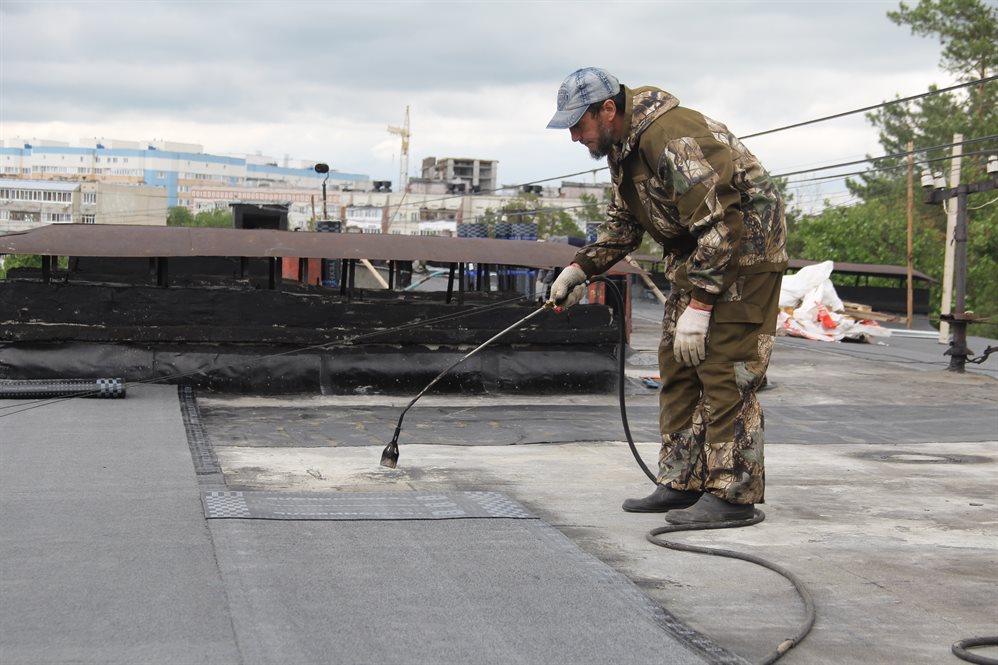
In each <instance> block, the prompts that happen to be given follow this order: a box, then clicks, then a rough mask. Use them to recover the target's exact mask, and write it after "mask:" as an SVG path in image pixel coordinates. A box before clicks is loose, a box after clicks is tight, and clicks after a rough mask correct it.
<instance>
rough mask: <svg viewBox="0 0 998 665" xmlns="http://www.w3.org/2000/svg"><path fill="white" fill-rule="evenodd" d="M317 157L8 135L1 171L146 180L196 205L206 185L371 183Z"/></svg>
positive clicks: (0, 149)
mask: <svg viewBox="0 0 998 665" xmlns="http://www.w3.org/2000/svg"><path fill="white" fill-rule="evenodd" d="M314 165H315V163H314V162H297V163H295V164H293V165H292V164H290V163H286V164H284V165H278V163H277V160H275V159H273V158H270V157H265V156H263V155H255V156H253V155H251V156H244V157H235V156H226V155H213V154H208V153H205V152H204V148H203V147H202V146H200V145H198V144H194V143H177V142H172V141H159V140H154V141H143V142H139V141H123V140H119V139H81V140H80V141H78V145H75V146H71V145H69V144H68V143H66V142H62V141H50V140H44V139H22V138H13V139H7V140H5V141H4V142H3V145H2V146H0V177H6V178H27V179H32V180H57V181H83V180H96V181H100V182H106V183H118V184H142V185H147V186H150V187H161V188H163V189H164V190H165V192H166V200H167V206H168V207H171V206H178V205H180V206H185V207H188V208H190V209H192V212H197V211H196V210H195V209H194V196H193V195H192V191H193V190H195V189H200V188H205V187H215V188H224V187H229V188H243V187H258V186H264V185H270V186H281V187H286V188H290V189H305V190H310V191H318V190H319V189H320V185H321V184H322V182H323V180H327V178H328V180H327V185H328V186H327V188H328V189H334V190H336V189H343V190H348V191H349V190H352V189H368V188H370V186H371V185H370V178H369V177H368V176H366V175H361V174H357V173H342V172H339V171H335V170H331V171H330V172H329V173H328V174H319V173H316V171H315V169H314V168H313V167H314Z"/></svg>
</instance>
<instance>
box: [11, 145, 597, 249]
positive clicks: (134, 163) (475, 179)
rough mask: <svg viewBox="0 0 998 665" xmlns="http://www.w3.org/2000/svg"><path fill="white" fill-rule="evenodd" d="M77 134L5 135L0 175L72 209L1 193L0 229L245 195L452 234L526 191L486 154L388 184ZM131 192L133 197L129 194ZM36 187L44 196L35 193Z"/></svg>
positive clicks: (305, 225) (142, 217)
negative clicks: (506, 183) (70, 138)
mask: <svg viewBox="0 0 998 665" xmlns="http://www.w3.org/2000/svg"><path fill="white" fill-rule="evenodd" d="M79 143H80V145H78V146H70V145H69V144H67V143H63V142H58V141H47V140H37V139H29V140H24V139H9V140H7V141H6V142H5V144H4V145H3V146H2V147H0V178H2V177H6V178H8V179H11V180H17V181H19V182H26V181H29V180H30V181H34V182H36V183H41V184H42V185H45V186H47V187H50V188H51V192H53V193H52V194H48V195H47V196H49V197H50V198H51V197H52V196H60V197H65V196H69V198H70V199H71V202H70V206H69V208H66V202H64V201H54V200H48V201H42V202H43V203H47V204H50V205H48V206H47V207H46V208H45V210H41V209H39V208H37V206H36V208H35V209H32V210H30V211H28V210H21V209H18V210H14V208H13V207H11V206H10V205H4V204H3V201H0V231H3V230H14V229H13V226H17V228H18V229H21V228H29V227H30V226H38V225H41V224H47V223H53V222H82V223H87V222H96V223H157V224H161V223H165V218H166V213H165V211H164V210H165V208H169V207H172V206H184V207H186V208H188V209H189V210H190V211H191V212H192V213H195V214H196V213H198V212H201V211H204V210H212V209H216V208H222V209H226V208H228V207H229V205H230V204H233V203H236V204H240V203H241V204H281V205H287V207H288V226H289V228H291V229H298V230H308V229H312V228H314V226H313V224H312V222H313V221H314V220H323V219H329V220H340V221H342V222H344V227H345V228H344V230H364V231H366V232H377V231H378V229H379V228H380V230H381V231H382V232H387V233H392V234H406V235H408V234H421V233H422V234H426V233H434V234H439V233H445V234H451V235H453V234H455V233H456V231H457V225H458V224H460V223H466V224H467V223H474V222H476V221H485V220H490V221H494V220H495V218H496V211H499V210H501V209H502V207H503V206H504V205H505V204H506V203H507V202H508V201H509V200H510V198H512V197H514V196H516V195H518V194H523V193H524V192H525V190H524V189H523V188H518V187H510V188H508V189H502V190H500V189H499V188H498V187H497V184H496V183H497V173H496V167H497V165H498V162H496V161H490V160H480V159H458V158H443V159H436V158H434V157H430V158H427V159H426V160H424V161H423V177H422V178H412V179H410V181H409V187H408V191H406V192H392V191H391V187H390V183H385V182H382V181H375V182H372V181H370V180H369V179H368V176H366V175H359V174H351V173H342V172H339V171H330V172H329V173H328V174H326V173H318V172H316V171H315V168H314V166H315V164H314V163H313V162H299V163H297V164H296V165H289V164H285V165H283V166H278V164H277V163H276V161H274V160H272V159H270V158H267V157H263V156H259V155H258V156H246V157H232V156H223V155H211V154H207V153H205V152H204V151H203V149H202V147H201V146H200V145H196V144H190V143H176V142H166V141H150V142H143V143H139V142H135V141H120V140H104V139H100V140H97V139H91V140H82V141H80V142H79ZM323 185H325V186H323ZM38 186H40V185H36V186H35V187H38ZM605 187H607V185H605V184H604V185H599V184H593V185H580V184H578V183H563V184H562V187H560V188H559V187H553V186H552V187H540V186H532V187H530V188H528V189H529V193H531V194H536V195H539V196H540V197H541V198H542V199H543V200H544V205H543V206H539V207H544V208H551V207H563V208H568V209H572V208H576V207H579V205H580V203H581V201H580V199H579V196H580V194H581V193H597V192H601V191H602V189H605ZM116 188H123V189H116ZM39 191H41V190H39ZM56 192H59V193H56ZM66 192H68V193H69V194H66ZM129 193H130V194H131V195H132V196H133V198H134V200H133V201H131V202H126V201H127V195H128V194H129ZM112 194H113V195H114V197H115V198H114V199H113V200H112ZM39 195H40V196H43V197H44V196H46V194H44V193H43V194H37V195H32V196H39ZM323 196H325V198H323ZM74 197H76V198H74ZM105 197H107V198H106V199H105ZM599 198H600V199H601V200H602V196H600V197H599ZM77 199H78V202H77V201H76V200H77ZM7 203H10V202H9V201H8V202H7ZM35 203H38V202H37V201H35ZM22 207H23V206H22ZM28 212H31V213H32V214H27V213H28ZM35 213H37V214H35ZM5 214H6V217H3V215H5ZM15 217H16V218H17V219H14V218H15ZM153 220H155V221H153ZM14 222H16V224H13V225H12V223H14ZM581 231H584V229H582V228H581V225H580V232H581Z"/></svg>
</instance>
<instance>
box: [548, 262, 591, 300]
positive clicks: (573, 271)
mask: <svg viewBox="0 0 998 665" xmlns="http://www.w3.org/2000/svg"><path fill="white" fill-rule="evenodd" d="M586 279H587V277H586V273H584V272H583V271H582V268H580V267H579V266H577V265H575V264H574V263H573V264H572V265H570V266H568V267H567V268H565V269H564V270H562V271H561V274H560V275H558V279H556V280H554V284H552V285H551V302H553V303H554V306H555V307H559V308H562V309H568V308H569V307H571V306H572V305H574V304H576V303H578V302H579V301H580V300H582V296H584V295H585V294H586V287H585V283H586Z"/></svg>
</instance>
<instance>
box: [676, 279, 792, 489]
mask: <svg viewBox="0 0 998 665" xmlns="http://www.w3.org/2000/svg"><path fill="white" fill-rule="evenodd" d="M781 277H782V276H781V275H780V274H778V273H764V274H761V275H750V276H748V279H747V280H744V279H743V283H742V284H741V285H739V286H742V287H744V289H743V290H742V291H741V293H742V294H744V296H745V300H744V301H739V302H737V303H727V302H719V303H717V304H716V305H715V307H714V314H713V315H712V317H711V323H710V327H709V329H708V337H707V358H706V360H704V361H703V362H702V363H700V364H699V365H698V366H697V367H686V366H684V365H683V364H682V363H679V362H677V361H676V359H675V358H674V356H673V349H672V346H673V339H674V336H675V328H676V319H677V318H678V317H679V315H680V314H681V313H682V312H683V310H684V309H685V308H686V305H687V304H688V303H689V300H690V295H689V293H688V292H684V291H681V290H676V289H673V293H672V295H670V297H669V299H668V301H667V302H666V305H665V315H664V318H663V326H662V340H661V342H660V344H659V354H658V356H659V370H660V375H661V377H662V389H661V392H660V394H659V429H660V431H661V433H662V447H661V449H660V451H659V459H658V466H659V472H658V482H659V483H661V484H669V485H670V486H671V487H673V488H675V489H677V490H696V491H706V492H708V493H710V494H713V495H715V496H717V497H719V498H721V499H724V500H725V501H728V502H730V503H736V504H749V503H762V502H763V501H764V500H765V485H766V477H765V463H764V458H763V443H764V419H763V413H762V407H761V405H760V404H759V401H758V399H757V398H756V390H757V389H758V388H759V386H760V385H761V384H762V381H763V379H764V377H765V375H766V370H767V368H768V367H769V359H770V355H771V353H772V350H773V339H774V335H773V333H774V332H775V328H776V313H777V311H778V307H779V290H780V279H781Z"/></svg>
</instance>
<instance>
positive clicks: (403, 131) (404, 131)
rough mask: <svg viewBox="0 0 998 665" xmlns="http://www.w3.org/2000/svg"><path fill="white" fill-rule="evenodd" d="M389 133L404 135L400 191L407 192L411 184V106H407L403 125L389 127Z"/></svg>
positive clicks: (400, 160) (400, 168)
mask: <svg viewBox="0 0 998 665" xmlns="http://www.w3.org/2000/svg"><path fill="white" fill-rule="evenodd" d="M388 133H389V134H398V135H399V136H401V137H402V152H401V153H400V155H399V191H400V192H405V191H406V189H407V188H408V186H409V137H410V136H411V134H410V133H409V107H408V106H406V107H405V122H404V123H402V126H401V127H392V126H390V125H389V127H388Z"/></svg>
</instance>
